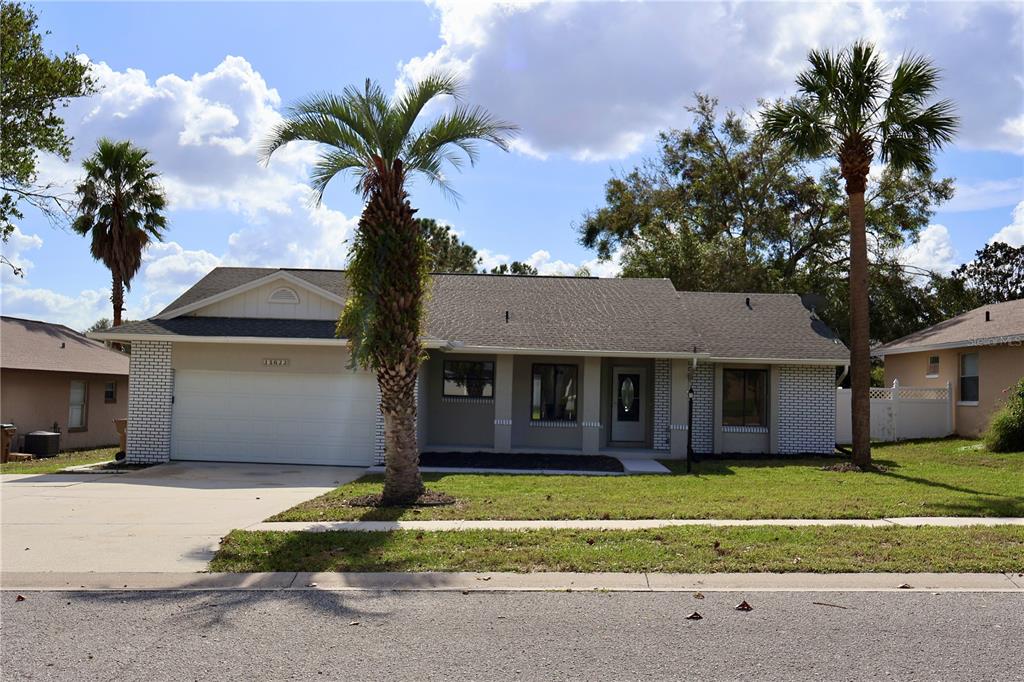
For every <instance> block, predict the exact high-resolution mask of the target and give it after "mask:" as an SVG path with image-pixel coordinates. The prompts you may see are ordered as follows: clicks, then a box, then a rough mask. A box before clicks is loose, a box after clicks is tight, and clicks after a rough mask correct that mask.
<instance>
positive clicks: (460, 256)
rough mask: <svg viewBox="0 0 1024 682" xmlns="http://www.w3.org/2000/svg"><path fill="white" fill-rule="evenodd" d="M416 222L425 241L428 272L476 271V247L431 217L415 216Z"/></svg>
mask: <svg viewBox="0 0 1024 682" xmlns="http://www.w3.org/2000/svg"><path fill="white" fill-rule="evenodd" d="M417 222H418V223H419V226H420V233H421V234H422V235H423V238H424V239H425V240H426V242H427V254H426V255H427V259H428V261H429V266H428V269H429V270H430V272H476V268H477V265H479V264H480V257H479V256H478V255H477V253H476V249H474V248H473V247H472V246H470V245H469V244H466V243H464V242H463V241H462V240H461V239H459V236H458V235H457V234H455V233H454V232H452V229H451V228H450V227H449V226H448V225H441V224H440V223H438V222H437V221H436V220H434V219H433V218H417Z"/></svg>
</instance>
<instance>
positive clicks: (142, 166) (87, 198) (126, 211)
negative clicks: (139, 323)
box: [71, 137, 167, 327]
mask: <svg viewBox="0 0 1024 682" xmlns="http://www.w3.org/2000/svg"><path fill="white" fill-rule="evenodd" d="M82 167H83V168H84V169H85V179H84V180H83V181H82V182H81V183H80V184H79V185H78V187H77V189H76V190H75V191H76V192H77V194H78V217H77V218H75V221H74V222H73V223H72V224H71V227H72V229H74V231H75V232H77V233H78V234H80V235H82V236H86V235H91V237H92V245H91V247H90V251H91V252H92V257H93V258H95V259H96V260H98V261H101V262H102V263H103V264H104V265H106V266H107V268H108V269H109V270H110V275H111V279H112V282H111V289H110V301H111V303H112V304H113V306H114V326H115V327H117V326H118V325H120V324H121V311H122V310H124V292H125V289H128V290H131V285H132V278H134V277H135V275H136V273H137V272H138V271H139V268H140V267H141V266H142V251H143V250H144V249H145V248H146V245H148V244H149V243H150V242H152V241H154V240H156V241H161V240H162V239H163V233H162V231H163V229H164V228H165V227H166V226H167V220H166V218H164V216H163V215H162V214H161V211H163V209H164V207H165V206H166V205H167V199H166V197H165V196H164V193H163V190H162V189H161V187H160V184H159V182H158V177H159V176H158V174H157V172H156V171H155V170H153V161H152V160H150V159H149V158H148V155H147V152H146V150H145V149H140V148H139V147H136V146H134V145H133V144H132V143H131V142H129V141H127V140H125V141H123V142H115V141H113V140H108V139H107V138H105V137H104V138H100V140H99V142H98V143H97V145H96V152H95V153H94V154H93V155H92V156H90V157H89V158H87V159H85V160H84V161H83V162H82Z"/></svg>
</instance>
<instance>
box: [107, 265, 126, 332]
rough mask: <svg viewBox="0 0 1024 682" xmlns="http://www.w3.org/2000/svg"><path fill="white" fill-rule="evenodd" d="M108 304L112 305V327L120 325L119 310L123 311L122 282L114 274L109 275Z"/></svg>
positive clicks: (119, 277)
mask: <svg viewBox="0 0 1024 682" xmlns="http://www.w3.org/2000/svg"><path fill="white" fill-rule="evenodd" d="M111 279H112V280H113V282H112V284H111V287H110V302H111V303H113V304H114V326H115V327H118V326H120V325H121V310H123V309H124V281H122V279H121V276H120V275H119V274H117V273H116V272H112V273H111Z"/></svg>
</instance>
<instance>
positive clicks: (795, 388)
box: [777, 365, 836, 455]
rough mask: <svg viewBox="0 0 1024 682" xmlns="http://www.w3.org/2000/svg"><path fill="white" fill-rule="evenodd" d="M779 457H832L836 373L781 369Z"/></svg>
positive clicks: (807, 367)
mask: <svg viewBox="0 0 1024 682" xmlns="http://www.w3.org/2000/svg"><path fill="white" fill-rule="evenodd" d="M778 392H779V393H778V395H779V415H778V421H777V423H778V429H779V453H780V454H787V455H789V454H803V453H808V454H830V453H832V451H833V450H834V449H835V423H836V387H835V369H834V368H833V367H828V366H825V367H820V366H814V365H782V366H780V367H779V386H778Z"/></svg>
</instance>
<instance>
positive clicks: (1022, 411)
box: [985, 379, 1024, 452]
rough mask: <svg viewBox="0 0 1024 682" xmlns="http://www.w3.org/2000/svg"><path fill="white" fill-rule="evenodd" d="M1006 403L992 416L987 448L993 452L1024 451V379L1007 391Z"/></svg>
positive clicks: (987, 435)
mask: <svg viewBox="0 0 1024 682" xmlns="http://www.w3.org/2000/svg"><path fill="white" fill-rule="evenodd" d="M1007 392H1008V393H1009V395H1008V396H1007V398H1006V403H1005V404H1004V405H1003V406H1002V407H1001V408H999V411H998V412H996V413H995V414H994V415H993V416H992V421H991V422H989V425H988V430H987V431H986V432H985V446H986V447H988V449H989V450H991V451H992V452H1022V451H1024V379H1021V380H1020V381H1018V382H1017V383H1016V384H1015V385H1014V386H1011V387H1010V388H1009V389H1007Z"/></svg>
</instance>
